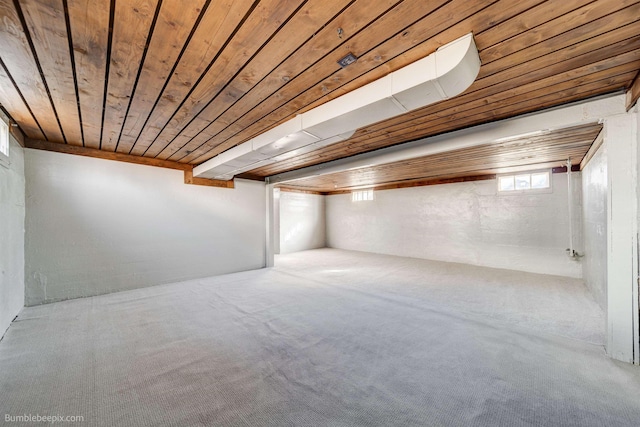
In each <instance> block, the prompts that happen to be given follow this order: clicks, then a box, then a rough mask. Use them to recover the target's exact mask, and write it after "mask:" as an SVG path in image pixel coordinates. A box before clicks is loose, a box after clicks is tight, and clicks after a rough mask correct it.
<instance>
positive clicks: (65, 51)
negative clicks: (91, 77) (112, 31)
mask: <svg viewBox="0 0 640 427" xmlns="http://www.w3.org/2000/svg"><path fill="white" fill-rule="evenodd" d="M20 3H21V6H22V12H23V14H24V18H25V21H26V23H27V27H28V28H29V33H30V34H31V40H32V42H33V45H34V47H35V50H36V53H37V55H38V61H39V62H40V67H41V68H42V71H43V72H44V75H45V78H46V80H47V86H48V87H49V91H50V93H51V97H52V98H53V103H54V105H55V109H56V112H57V114H58V119H59V120H60V124H61V125H62V129H63V131H64V135H65V138H66V140H67V142H68V143H73V144H80V145H82V139H83V138H82V132H81V130H80V117H79V114H78V105H77V102H76V101H77V99H76V86H75V82H74V79H73V70H72V68H73V64H72V63H71V54H70V52H69V40H68V37H67V26H66V23H65V16H64V7H63V4H62V0H38V1H36V0H21V1H20Z"/></svg>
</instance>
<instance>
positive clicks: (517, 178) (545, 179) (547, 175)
mask: <svg viewBox="0 0 640 427" xmlns="http://www.w3.org/2000/svg"><path fill="white" fill-rule="evenodd" d="M549 188H551V172H550V171H548V170H547V171H537V172H527V173H518V174H514V175H500V176H498V191H499V192H501V193H507V192H514V193H521V192H524V191H529V190H545V189H549Z"/></svg>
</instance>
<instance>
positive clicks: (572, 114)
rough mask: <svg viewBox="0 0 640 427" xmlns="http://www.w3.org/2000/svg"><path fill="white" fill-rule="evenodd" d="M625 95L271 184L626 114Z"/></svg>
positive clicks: (296, 174) (349, 160)
mask: <svg viewBox="0 0 640 427" xmlns="http://www.w3.org/2000/svg"><path fill="white" fill-rule="evenodd" d="M625 111H626V108H625V95H624V94H618V95H613V96H605V97H600V98H596V99H593V100H590V101H585V102H577V103H573V104H569V105H566V106H563V107H558V108H552V109H548V110H544V111H540V112H537V113H531V114H526V115H523V116H518V117H515V118H511V119H506V120H500V121H497V122H493V123H487V124H484V125H480V126H474V127H472V128H468V129H463V130H460V131H456V132H450V133H447V134H444V135H439V136H435V137H430V138H424V139H420V140H418V141H413V142H409V143H406V144H400V145H396V146H393V147H388V148H382V149H380V150H376V151H372V152H369V153H363V154H358V155H355V156H352V157H349V158H346V159H338V160H334V161H331V162H327V163H323V164H319V165H315V166H309V167H306V168H302V169H298V170H295V171H291V172H285V173H281V174H277V175H273V176H270V177H269V179H270V182H271V183H273V184H276V183H280V182H288V181H295V180H298V179H303V178H308V177H311V176H316V175H326V174H330V173H334V172H341V171H344V170H350V169H359V168H364V167H369V166H376V165H381V164H386V163H393V162H399V161H405V160H409V159H414V158H417V157H423V156H428V155H432V154H438V153H442V152H446V151H451V150H457V149H461V148H468V147H474V146H478V145H483V144H487V143H490V142H494V141H496V140H499V139H502V138H510V137H514V136H518V135H525V134H529V133H535V132H539V131H541V130H556V129H562V128H566V127H571V126H577V125H582V124H585V123H593V122H597V121H599V120H601V119H603V118H604V117H608V116H612V115H616V114H622V113H625Z"/></svg>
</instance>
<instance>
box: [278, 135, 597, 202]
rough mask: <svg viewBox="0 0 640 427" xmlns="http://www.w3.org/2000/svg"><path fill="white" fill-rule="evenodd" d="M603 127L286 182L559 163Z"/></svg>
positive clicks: (344, 184)
mask: <svg viewBox="0 0 640 427" xmlns="http://www.w3.org/2000/svg"><path fill="white" fill-rule="evenodd" d="M601 129H602V125H599V124H590V125H585V126H580V127H574V128H569V129H562V130H558V131H554V132H550V133H547V134H544V135H536V136H530V137H525V138H519V139H512V140H508V141H501V142H499V143H491V144H484V145H481V146H477V147H471V148H464V149H459V150H454V151H449V152H445V153H439V154H434V155H430V156H425V157H421V158H417V159H411V160H405V161H400V162H394V163H389V164H383V165H378V166H375V167H369V168H361V169H356V170H349V171H344V172H339V173H334V174H328V175H320V176H315V177H311V178H306V179H301V180H296V181H293V182H289V183H283V184H282V185H285V186H294V187H296V188H307V189H312V190H316V191H323V192H331V191H335V190H337V189H345V188H351V187H362V186H372V185H387V184H389V183H392V182H393V183H398V182H401V181H412V180H423V179H428V178H435V177H439V178H442V177H448V178H452V177H462V176H469V175H478V174H485V173H491V172H492V171H493V173H496V172H495V171H506V170H517V168H531V167H533V165H536V166H535V167H536V168H540V167H542V166H541V165H558V164H560V163H561V162H563V161H565V160H566V159H567V158H569V157H571V158H574V159H576V161H577V162H579V160H580V159H582V157H584V155H585V153H586V152H587V151H588V149H589V147H590V146H591V144H592V142H593V140H594V139H595V138H596V137H597V135H598V134H599V133H600V130H601Z"/></svg>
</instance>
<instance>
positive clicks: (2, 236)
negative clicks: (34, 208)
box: [0, 138, 25, 337]
mask: <svg viewBox="0 0 640 427" xmlns="http://www.w3.org/2000/svg"><path fill="white" fill-rule="evenodd" d="M10 140H11V142H10V147H9V159H10V165H9V167H8V168H6V167H4V166H2V165H0V337H1V336H2V335H4V332H5V331H6V330H7V328H8V327H9V324H10V323H11V321H12V320H13V318H14V317H15V316H16V315H17V314H18V312H20V310H21V309H22V307H23V306H24V217H25V200H24V199H25V193H24V191H25V183H24V150H23V149H22V147H20V145H18V143H17V142H15V141H14V140H13V138H10Z"/></svg>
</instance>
